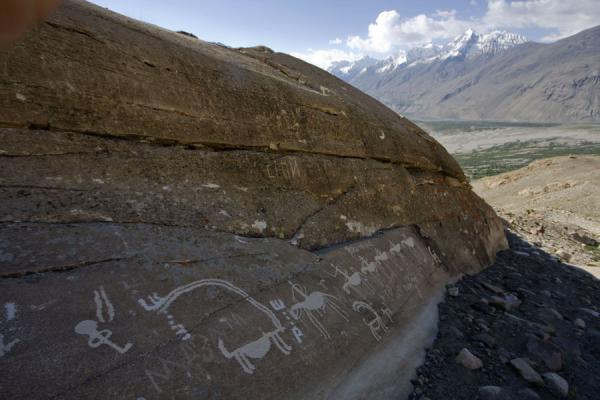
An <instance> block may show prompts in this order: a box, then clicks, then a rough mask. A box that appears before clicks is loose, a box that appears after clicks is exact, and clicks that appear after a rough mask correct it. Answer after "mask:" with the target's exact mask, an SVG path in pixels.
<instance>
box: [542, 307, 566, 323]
mask: <svg viewBox="0 0 600 400" xmlns="http://www.w3.org/2000/svg"><path fill="white" fill-rule="evenodd" d="M538 318H539V319H541V320H542V321H544V322H546V323H552V322H556V321H560V320H562V319H563V316H562V314H561V313H559V312H558V311H556V310H555V309H554V308H550V307H545V308H541V309H540V310H539V311H538Z"/></svg>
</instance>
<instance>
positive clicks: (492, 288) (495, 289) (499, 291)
mask: <svg viewBox="0 0 600 400" xmlns="http://www.w3.org/2000/svg"><path fill="white" fill-rule="evenodd" d="M481 286H483V287H484V288H486V289H487V290H489V291H491V292H494V293H495V294H504V290H503V289H502V288H499V287H498V286H495V285H492V284H491V283H488V282H481Z"/></svg>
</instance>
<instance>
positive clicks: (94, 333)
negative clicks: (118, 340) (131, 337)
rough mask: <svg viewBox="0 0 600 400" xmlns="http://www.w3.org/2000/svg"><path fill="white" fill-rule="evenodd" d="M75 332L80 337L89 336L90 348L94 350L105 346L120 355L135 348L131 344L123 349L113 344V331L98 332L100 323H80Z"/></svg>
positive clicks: (90, 321) (87, 321)
mask: <svg viewBox="0 0 600 400" xmlns="http://www.w3.org/2000/svg"><path fill="white" fill-rule="evenodd" d="M75 332H76V333H78V334H80V335H85V336H88V338H89V339H88V346H90V347H91V348H94V349H96V348H98V347H100V346H102V345H103V344H105V345H107V346H109V347H111V348H112V349H114V350H116V351H117V352H119V353H120V354H125V353H126V352H127V351H128V350H129V349H130V348H131V346H133V345H132V344H131V343H127V344H126V345H125V346H123V347H121V346H118V345H117V344H115V343H113V342H112V341H111V340H110V337H111V336H112V334H113V333H112V331H111V330H110V329H103V330H101V331H100V330H98V322H96V321H92V320H85V321H81V322H79V323H78V324H77V325H76V326H75Z"/></svg>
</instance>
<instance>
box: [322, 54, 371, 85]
mask: <svg viewBox="0 0 600 400" xmlns="http://www.w3.org/2000/svg"><path fill="white" fill-rule="evenodd" d="M380 62H381V60H377V59H375V58H371V57H363V58H361V59H360V60H357V61H347V60H343V61H336V62H334V63H332V64H331V66H330V67H329V68H328V69H327V71H328V72H329V73H331V74H333V75H335V76H337V77H340V78H342V79H344V80H349V79H352V78H354V77H355V76H356V75H358V74H360V73H361V72H365V71H366V70H367V68H369V67H371V66H373V65H375V64H377V63H380Z"/></svg>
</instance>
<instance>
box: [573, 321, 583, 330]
mask: <svg viewBox="0 0 600 400" xmlns="http://www.w3.org/2000/svg"><path fill="white" fill-rule="evenodd" d="M574 324H575V326H576V327H578V328H579V329H585V321H584V320H582V319H581V318H575V321H574Z"/></svg>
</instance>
